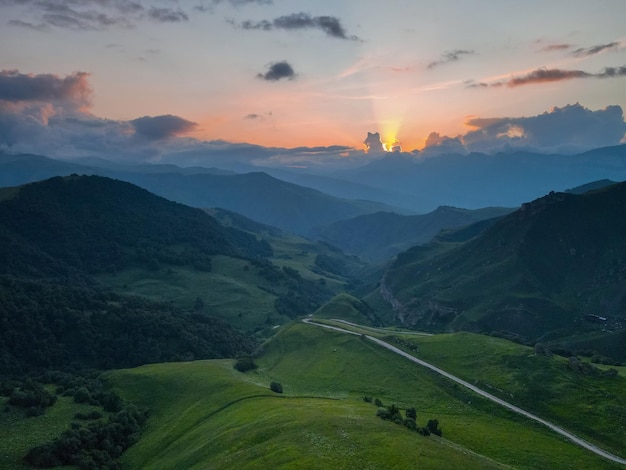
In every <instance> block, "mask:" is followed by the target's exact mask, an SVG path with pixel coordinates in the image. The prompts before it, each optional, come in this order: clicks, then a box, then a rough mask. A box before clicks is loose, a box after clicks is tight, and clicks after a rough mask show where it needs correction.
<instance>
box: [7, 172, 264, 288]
mask: <svg viewBox="0 0 626 470" xmlns="http://www.w3.org/2000/svg"><path fill="white" fill-rule="evenodd" d="M5 191H6V190H5ZM0 242H1V243H0V270H2V273H5V274H14V275H30V276H39V277H41V276H50V275H61V274H63V275H67V273H68V272H72V271H79V272H87V273H96V272H102V271H114V270H117V269H121V268H124V267H126V266H128V265H129V264H130V263H144V264H151V263H152V264H154V263H156V262H159V261H165V262H169V263H171V264H188V263H195V264H197V265H198V266H201V265H202V263H208V262H209V261H208V259H209V258H208V257H209V256H210V255H215V254H225V255H230V256H241V257H247V258H256V257H257V256H268V255H269V254H271V247H270V246H269V244H267V242H265V241H263V240H261V241H258V240H257V239H256V238H255V237H254V236H252V235H250V234H247V233H244V232H242V231H240V230H236V229H231V228H225V227H223V226H221V225H220V224H219V223H218V222H217V221H216V220H215V219H214V218H212V217H211V216H209V215H208V214H206V213H205V212H203V211H201V210H199V209H193V208H190V207H187V206H184V205H182V204H177V203H174V202H171V201H168V200H166V199H163V198H161V197H158V196H155V195H154V194H151V193H149V192H148V191H146V190H143V189H140V188H138V187H136V186H134V185H132V184H129V183H124V182H121V181H117V180H112V179H109V178H103V177H98V176H68V177H55V178H51V179H49V180H46V181H42V182H38V183H31V184H27V185H24V186H22V187H20V188H18V189H17V190H15V191H13V192H12V194H11V197H5V198H4V200H2V201H1V202H0Z"/></svg>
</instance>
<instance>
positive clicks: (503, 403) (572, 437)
mask: <svg viewBox="0 0 626 470" xmlns="http://www.w3.org/2000/svg"><path fill="white" fill-rule="evenodd" d="M302 321H303V322H304V323H306V324H308V325H313V326H317V327H320V328H327V329H329V330H334V331H338V332H340V333H347V334H351V335H356V336H361V334H360V333H355V332H354V331H350V330H346V329H344V328H340V327H338V326H332V325H326V324H323V323H317V322H315V321H312V320H311V319H310V318H306V319H304V320H302ZM355 326H357V325H355ZM363 336H364V337H365V338H367V339H368V340H370V341H372V342H374V343H376V344H378V345H379V346H382V347H383V348H386V349H389V350H390V351H392V352H394V353H396V354H399V355H400V356H403V357H405V358H407V359H408V360H409V361H412V362H414V363H416V364H419V365H421V366H424V367H426V368H428V369H430V370H432V371H435V372H437V373H438V374H441V375H443V376H444V377H447V378H448V379H450V380H452V381H454V382H456V383H458V384H459V385H463V386H464V387H467V388H469V389H470V390H471V391H473V392H474V393H477V394H478V395H480V396H482V397H485V398H487V399H489V400H491V401H493V402H495V403H497V404H498V405H501V406H503V407H505V408H508V409H509V410H511V411H513V412H515V413H518V414H520V415H522V416H525V417H527V418H529V419H532V420H534V421H537V422H538V423H541V424H543V425H544V426H546V427H548V428H550V429H551V430H552V431H554V432H556V433H558V434H560V435H562V436H564V437H566V438H567V439H569V440H570V441H571V442H573V443H574V444H577V445H579V446H580V447H584V448H585V449H587V450H590V451H591V452H593V453H594V454H597V455H599V456H600V457H604V458H605V459H608V460H611V461H613V462H616V463H619V464H622V465H626V459H623V458H621V457H618V456H617V455H614V454H611V453H610V452H607V451H606V450H604V449H601V448H600V447H598V446H596V445H594V444H591V443H590V442H587V441H585V440H584V439H581V438H580V437H578V436H576V435H574V434H572V433H571V432H569V431H567V430H565V429H563V428H562V427H560V426H557V425H556V424H553V423H551V422H549V421H546V420H545V419H543V418H540V417H539V416H537V415H535V414H533V413H530V412H528V411H526V410H523V409H522V408H520V407H519V406H515V405H513V404H511V403H509V402H507V401H504V400H502V399H501V398H498V397H496V396H495V395H492V394H491V393H489V392H485V391H484V390H482V389H480V388H478V387H476V386H475V385H472V384H471V383H469V382H466V381H465V380H463V379H460V378H458V377H457V376H455V375H452V374H450V373H449V372H446V371H445V370H443V369H440V368H439V367H437V366H434V365H432V364H430V363H428V362H425V361H422V360H421V359H418V358H416V357H415V356H412V355H410V354H409V353H407V352H405V351H403V350H402V349H399V348H397V347H395V346H393V345H391V344H389V343H387V342H385V341H382V340H380V339H378V338H375V337H373V336H369V335H363Z"/></svg>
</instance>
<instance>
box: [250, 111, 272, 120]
mask: <svg viewBox="0 0 626 470" xmlns="http://www.w3.org/2000/svg"><path fill="white" fill-rule="evenodd" d="M271 117H272V112H271V111H268V112H266V113H263V114H258V113H250V114H246V115H245V116H244V117H243V118H244V119H247V120H250V121H263V120H265V119H267V118H271Z"/></svg>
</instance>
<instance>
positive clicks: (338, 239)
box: [312, 207, 512, 261]
mask: <svg viewBox="0 0 626 470" xmlns="http://www.w3.org/2000/svg"><path fill="white" fill-rule="evenodd" d="M511 211H512V209H506V208H498V207H491V208H485V209H476V210H468V209H459V208H456V207H439V208H438V209H436V210H434V211H432V212H430V213H428V214H423V215H400V214H396V213H393V212H376V213H374V214H365V215H361V216H358V217H354V218H351V219H346V220H340V221H337V222H334V223H332V224H329V225H326V226H324V227H318V228H316V229H315V230H314V231H313V232H312V234H313V236H315V237H317V238H319V239H321V240H324V241H327V242H328V243H331V244H333V245H336V246H338V247H340V248H341V249H343V250H344V251H346V252H347V253H352V254H355V255H358V256H360V257H363V258H364V259H370V260H372V261H384V260H387V259H389V258H391V257H392V256H394V255H396V254H397V253H399V252H401V251H404V250H407V249H408V248H410V247H411V246H414V245H421V244H423V243H427V242H429V241H430V240H432V239H433V238H434V237H435V236H436V235H437V234H438V233H439V232H440V231H441V230H443V229H454V228H459V227H462V226H465V225H470V224H473V223H475V222H478V221H480V220H485V219H492V218H495V217H501V216H503V215H505V214H508V213H510V212H511Z"/></svg>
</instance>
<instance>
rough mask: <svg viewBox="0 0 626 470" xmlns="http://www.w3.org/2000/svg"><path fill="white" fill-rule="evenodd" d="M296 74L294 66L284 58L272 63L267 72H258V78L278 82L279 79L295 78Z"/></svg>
mask: <svg viewBox="0 0 626 470" xmlns="http://www.w3.org/2000/svg"><path fill="white" fill-rule="evenodd" d="M296 76H297V75H296V72H295V71H294V70H293V67H292V66H291V65H290V64H289V62H287V61H284V60H283V61H281V62H274V63H272V64H270V65H269V66H268V69H267V72H265V73H258V74H257V78H259V79H261V80H267V81H269V82H276V81H278V80H282V79H283V78H286V79H288V80H293V79H294V78H296Z"/></svg>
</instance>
